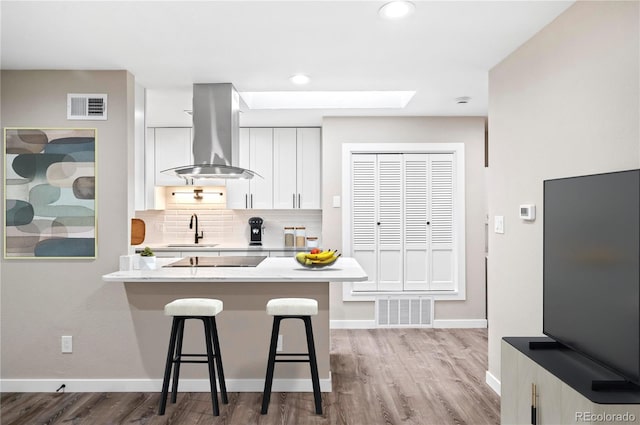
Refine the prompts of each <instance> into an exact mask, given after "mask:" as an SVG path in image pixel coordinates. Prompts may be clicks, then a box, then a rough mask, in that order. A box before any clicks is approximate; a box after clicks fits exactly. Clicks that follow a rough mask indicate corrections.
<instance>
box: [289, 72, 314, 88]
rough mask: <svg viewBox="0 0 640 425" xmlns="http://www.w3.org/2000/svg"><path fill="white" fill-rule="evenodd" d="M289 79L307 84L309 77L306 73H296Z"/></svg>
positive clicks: (296, 82) (294, 82)
mask: <svg viewBox="0 0 640 425" xmlns="http://www.w3.org/2000/svg"><path fill="white" fill-rule="evenodd" d="M289 80H290V81H291V82H292V83H293V84H298V85H303V84H308V83H309V81H311V78H309V76H308V75H304V74H296V75H294V76H292V77H290V78H289Z"/></svg>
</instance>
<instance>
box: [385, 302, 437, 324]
mask: <svg viewBox="0 0 640 425" xmlns="http://www.w3.org/2000/svg"><path fill="white" fill-rule="evenodd" d="M375 304H376V326H377V327H379V328H388V327H398V328H432V327H433V298H431V297H421V296H410V295H407V296H379V297H376V303H375Z"/></svg>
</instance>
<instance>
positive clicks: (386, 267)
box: [376, 154, 404, 291]
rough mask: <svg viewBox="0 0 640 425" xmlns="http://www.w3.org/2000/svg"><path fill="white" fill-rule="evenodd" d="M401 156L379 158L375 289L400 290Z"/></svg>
mask: <svg viewBox="0 0 640 425" xmlns="http://www.w3.org/2000/svg"><path fill="white" fill-rule="evenodd" d="M402 176H403V172H402V155H400V154H381V155H378V185H377V186H378V191H377V194H376V198H377V200H378V219H377V222H376V226H377V230H378V288H377V289H378V290H379V291H402V287H403V284H402V275H403V270H402V264H403V261H402V258H403V255H402V254H403V252H402V251H403V244H402V233H403V231H402V229H403V227H404V226H403V219H402V216H403V203H404V200H403V198H404V196H403V192H404V190H403V182H402V180H403V179H402Z"/></svg>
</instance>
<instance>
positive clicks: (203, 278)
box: [102, 257, 367, 283]
mask: <svg viewBox="0 0 640 425" xmlns="http://www.w3.org/2000/svg"><path fill="white" fill-rule="evenodd" d="M156 261H157V265H158V268H157V269H156V270H130V271H118V272H113V273H109V274H106V275H104V276H102V279H103V280H104V281H106V282H299V283H305V282H357V281H364V280H367V274H366V273H365V272H364V270H363V269H362V267H360V265H359V264H358V263H357V262H356V260H355V259H353V258H339V259H338V260H337V261H336V263H335V264H333V265H332V266H329V267H327V268H322V269H308V268H305V267H302V266H301V265H300V264H298V263H297V262H296V260H295V258H293V257H290V258H274V257H268V258H265V259H264V261H262V262H261V263H260V264H259V265H258V266H257V267H163V266H165V265H167V264H170V263H172V262H175V261H176V259H173V258H157V259H156Z"/></svg>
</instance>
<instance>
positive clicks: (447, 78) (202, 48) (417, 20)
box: [0, 0, 573, 125]
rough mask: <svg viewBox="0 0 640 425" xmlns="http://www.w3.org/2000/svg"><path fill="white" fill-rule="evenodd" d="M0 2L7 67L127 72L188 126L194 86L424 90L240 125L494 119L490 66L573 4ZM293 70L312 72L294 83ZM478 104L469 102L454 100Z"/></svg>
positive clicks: (153, 111)
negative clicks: (401, 14) (399, 16)
mask: <svg viewBox="0 0 640 425" xmlns="http://www.w3.org/2000/svg"><path fill="white" fill-rule="evenodd" d="M384 3H385V2H384V1H362V0H361V1H279V2H275V1H237V0H236V1H196V2H187V1H162V2H151V1H138V2H132V1H127V2H124V1H112V2H95V1H82V2H61V1H44V2H33V1H6V0H3V1H1V2H0V17H1V37H2V39H1V56H0V60H1V65H2V69H127V70H129V71H130V72H131V73H132V74H134V75H135V77H136V81H137V82H138V83H139V84H141V85H142V86H144V87H146V88H147V89H148V105H149V110H148V124H149V125H184V124H188V123H189V121H190V118H189V117H188V116H187V115H186V114H184V113H183V112H182V111H183V109H191V107H190V103H191V85H192V84H193V83H216V82H231V83H233V84H234V85H235V86H236V88H237V89H238V91H241V92H242V91H274V90H416V91H417V93H416V95H415V96H414V98H413V99H412V100H411V101H410V102H409V104H408V106H407V107H406V108H404V109H401V110H399V109H392V110H391V109H390V110H382V109H367V110H311V111H310V110H305V111H293V110H288V111H249V110H245V111H244V113H243V115H242V116H241V125H317V124H320V122H321V117H322V116H328V115H331V116H335V115H394V116H395V115H410V116H418V115H419V116H424V115H453V116H455V115H486V114H487V93H488V71H489V70H490V69H491V68H492V67H493V66H495V65H496V64H497V63H499V62H500V61H501V60H502V59H504V58H505V57H506V56H507V55H508V54H509V53H511V52H512V51H514V50H515V49H516V48H517V47H518V46H520V45H521V44H522V43H524V42H525V41H526V40H528V39H529V38H530V37H531V36H533V35H534V34H535V33H536V32H538V31H539V30H540V29H542V28H543V27H544V26H546V25H547V24H548V23H549V22H551V21H552V20H553V19H554V18H555V17H557V16H558V15H559V14H560V13H561V12H562V11H564V10H565V9H566V8H567V7H569V6H570V5H571V4H572V3H573V1H492V2H490V1H414V3H415V4H416V11H415V13H414V14H413V15H411V16H410V17H409V18H407V19H405V20H402V21H388V20H383V19H381V18H380V17H379V16H378V14H377V11H378V9H379V7H380V6H381V5H382V4H384ZM295 73H305V74H307V75H309V76H310V77H311V83H310V84H308V85H306V86H294V85H293V84H292V83H290V82H289V80H288V78H289V77H290V76H291V75H293V74H295ZM460 96H470V97H471V102H470V103H468V104H466V105H459V104H456V102H455V99H456V98H457V97H460Z"/></svg>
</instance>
